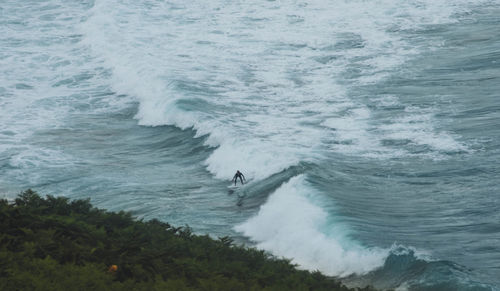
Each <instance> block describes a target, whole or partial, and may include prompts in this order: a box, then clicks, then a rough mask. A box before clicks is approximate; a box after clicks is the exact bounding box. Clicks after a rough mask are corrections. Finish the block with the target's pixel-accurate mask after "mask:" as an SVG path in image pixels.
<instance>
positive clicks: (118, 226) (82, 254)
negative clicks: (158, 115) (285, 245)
mask: <svg viewBox="0 0 500 291" xmlns="http://www.w3.org/2000/svg"><path fill="white" fill-rule="evenodd" d="M0 218H1V220H0V290H125V289H126V290H350V289H348V288H346V287H345V286H342V285H341V284H340V283H339V282H337V281H335V280H334V279H331V278H328V277H326V276H324V275H323V274H321V273H319V272H314V273H310V272H307V271H302V270H297V269H296V268H295V266H294V265H292V264H290V261H289V260H285V259H277V258H274V257H272V256H270V255H269V254H267V253H265V252H263V251H260V250H257V249H253V248H245V247H243V246H236V245H234V244H233V241H232V239H231V238H229V237H222V238H219V239H218V240H213V239H211V238H210V237H208V236H207V235H205V236H198V235H194V234H193V233H192V230H191V229H190V228H189V227H188V226H186V227H180V228H176V227H173V226H171V225H170V224H168V223H163V222H160V221H158V220H156V219H153V220H151V221H147V222H143V221H135V220H134V219H133V218H132V215H131V214H130V213H127V212H123V211H122V212H118V213H113V212H106V211H104V210H100V209H96V208H94V207H93V206H92V205H91V204H90V201H89V200H88V199H87V200H75V201H71V202H70V201H69V200H68V199H67V198H64V197H57V198H56V197H53V196H47V197H46V198H42V197H40V196H39V195H38V194H37V193H36V192H34V191H32V190H27V191H24V192H22V193H21V194H20V195H19V196H18V198H16V199H15V201H14V203H12V204H9V203H8V202H7V201H6V200H0ZM112 265H116V270H115V269H114V268H115V267H113V268H110V266H112Z"/></svg>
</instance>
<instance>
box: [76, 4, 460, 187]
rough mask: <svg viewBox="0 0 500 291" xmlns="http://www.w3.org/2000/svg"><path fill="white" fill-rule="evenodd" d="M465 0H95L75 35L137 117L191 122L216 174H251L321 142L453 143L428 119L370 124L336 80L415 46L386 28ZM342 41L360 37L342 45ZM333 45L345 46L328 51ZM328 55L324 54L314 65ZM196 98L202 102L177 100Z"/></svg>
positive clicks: (437, 15)
mask: <svg viewBox="0 0 500 291" xmlns="http://www.w3.org/2000/svg"><path fill="white" fill-rule="evenodd" d="M464 3H465V4H464ZM464 3H462V2H460V3H459V4H453V5H452V4H449V3H447V2H446V1H430V0H428V1H419V2H418V3H416V2H415V3H414V2H405V3H401V2H400V1H394V0H384V1H377V2H370V1H340V2H338V3H335V5H333V4H332V3H324V2H321V3H320V2H310V3H307V5H305V6H300V5H299V4H297V3H273V2H265V3H264V2H263V3H259V4H257V6H256V4H255V3H252V4H250V3H229V4H228V3H225V4H224V5H221V4H220V3H218V2H216V1H214V2H210V3H205V2H202V1H191V2H189V3H185V2H177V1H169V2H168V3H156V4H155V7H149V8H146V7H145V6H142V5H139V4H137V3H135V2H133V1H96V4H95V6H94V8H93V9H92V11H91V13H90V15H89V19H88V20H87V21H86V22H85V23H83V24H82V31H83V32H84V34H85V36H86V37H85V41H84V43H85V44H86V45H87V46H88V47H90V48H91V49H92V51H93V52H94V55H95V56H96V57H98V58H100V59H101V60H102V62H103V64H105V65H106V66H107V67H109V68H111V69H112V71H113V77H112V80H111V81H112V85H113V89H114V90H116V91H118V92H120V93H124V94H129V95H132V96H133V97H134V98H136V100H138V101H139V110H138V113H137V115H136V118H137V119H138V121H139V124H141V125H149V126H158V125H166V124H168V125H175V126H178V127H180V128H183V129H185V128H193V129H195V130H196V131H197V136H201V135H207V136H208V138H207V145H209V146H212V147H217V149H216V150H215V151H214V152H213V154H212V155H211V156H210V157H209V158H208V159H207V160H206V162H205V164H206V166H207V169H208V170H209V171H211V172H212V173H213V174H214V176H215V177H217V178H220V179H227V178H230V177H231V175H232V173H234V171H235V170H236V169H237V168H239V169H240V170H242V171H244V172H245V173H247V174H248V175H249V176H250V177H253V178H259V179H262V178H265V177H267V176H269V175H271V174H273V173H275V172H277V171H281V170H282V169H284V168H287V167H290V166H292V165H295V164H297V163H298V162H300V161H301V160H304V159H306V160H307V159H315V158H317V157H318V156H321V153H320V149H322V150H324V149H327V150H333V151H338V152H342V153H346V154H352V155H363V156H367V157H378V158H387V157H395V156H401V155H406V154H409V153H408V152H405V150H402V149H395V148H390V147H385V146H383V145H382V144H381V140H382V139H384V138H396V137H397V136H399V137H400V138H409V139H411V140H412V141H413V142H414V143H416V144H428V145H429V146H430V147H431V148H432V149H434V150H436V151H449V150H453V148H455V149H457V148H458V149H463V148H464V146H463V145H462V144H461V143H459V142H456V140H455V137H454V136H452V135H450V134H448V133H446V132H444V131H436V130H435V129H434V127H430V126H429V124H432V122H434V120H430V121H429V122H426V123H416V124H414V126H408V127H407V128H406V129H405V128H403V127H399V128H397V126H396V125H395V124H396V123H394V122H392V123H390V124H389V125H387V124H385V125H383V126H380V123H379V124H374V123H373V119H374V118H376V117H374V115H373V114H372V112H371V110H370V109H368V107H366V106H365V105H363V104H362V102H361V101H358V100H350V99H349V98H348V97H347V95H346V92H347V91H348V88H346V87H345V85H340V84H339V83H337V82H336V79H339V78H343V74H345V72H346V70H348V69H349V68H350V67H353V66H354V67H356V68H357V69H359V70H360V74H359V77H357V81H358V82H359V83H373V82H378V81H380V80H381V79H383V78H385V76H387V75H388V74H389V73H390V72H391V70H392V69H394V68H397V67H398V66H400V65H401V64H403V63H404V62H405V61H406V60H407V59H408V58H410V57H412V56H413V55H415V54H418V52H419V48H418V47H413V46H410V45H408V43H407V41H406V40H403V39H402V38H400V35H399V34H397V33H391V32H390V31H398V30H399V31H404V30H412V29H418V28H419V27H420V26H421V25H423V24H435V23H446V22H453V21H454V20H453V19H452V18H450V16H451V15H453V14H454V13H456V12H457V11H463V10H464V9H466V8H464V7H466V6H467V5H466V3H467V2H466V1H465V2H464ZM297 5H299V6H300V9H297ZM173 7H175V9H172V8H173ZM285 16H287V17H285ZM291 18H293V19H300V20H304V21H297V22H292V23H290V19H291ZM146 32H147V33H146ZM350 41H354V42H359V43H358V45H357V46H356V45H355V46H353V47H350V44H349V42H350ZM343 42H346V47H345V48H343V49H335V45H337V44H342V43H343ZM291 47H296V49H295V50H294V49H291ZM332 47H333V48H332ZM329 50H331V52H330V51H329ZM329 54H331V55H332V56H333V58H331V61H330V62H328V63H325V64H324V65H322V64H321V63H318V62H317V61H316V60H317V58H318V57H329V56H330V55H329ZM297 84H299V85H297ZM178 86H188V87H189V86H191V87H190V88H191V89H189V88H188V89H187V90H186V89H179V88H178ZM197 88H200V89H197ZM207 89H208V90H211V93H209V94H206V92H205V91H206V90H207ZM196 99H197V100H201V101H203V102H206V103H205V104H207V105H209V106H201V105H200V106H199V107H196V106H195V107H192V108H190V109H189V110H185V109H183V108H181V107H179V105H178V104H179V101H184V100H196ZM396 102H397V100H396ZM200 104H201V103H200ZM212 106H213V107H212ZM304 124H310V125H313V126H304ZM406 124H409V123H406ZM314 125H316V126H319V125H322V126H323V129H320V128H318V127H316V126H314ZM419 126H421V127H419Z"/></svg>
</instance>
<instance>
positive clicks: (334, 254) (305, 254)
mask: <svg viewBox="0 0 500 291" xmlns="http://www.w3.org/2000/svg"><path fill="white" fill-rule="evenodd" d="M317 199H318V194H317V193H315V191H314V189H313V188H312V187H311V186H310V185H308V183H307V181H306V177H305V176H304V175H299V176H297V177H294V178H292V179H290V181H288V182H287V183H285V184H283V185H282V186H281V187H280V188H279V189H277V190H276V191H275V192H274V193H273V194H272V195H271V196H270V197H269V199H268V201H267V202H266V203H265V204H264V205H262V206H261V207H260V210H259V212H258V214H257V215H256V216H254V217H252V218H250V219H249V220H248V221H246V222H244V223H243V224H240V225H238V226H236V227H235V229H236V230H237V231H240V232H242V233H243V234H244V235H246V236H248V237H250V238H251V239H252V240H253V241H255V242H257V247H259V248H262V249H264V250H267V251H270V252H271V253H273V254H275V255H277V256H283V257H287V258H293V260H292V261H293V262H294V263H297V264H298V265H299V266H300V267H301V268H305V269H309V270H315V269H318V270H320V271H321V272H324V273H325V274H328V275H333V276H347V275H350V274H366V273H367V272H369V271H371V270H374V269H376V268H377V267H380V266H382V265H383V264H384V260H385V258H386V257H387V256H388V251H387V250H383V249H379V248H366V247H363V246H362V245H360V244H359V243H358V242H356V241H353V240H351V239H350V238H349V237H348V235H347V231H346V229H345V226H343V225H341V224H340V223H333V224H332V222H331V221H330V219H329V217H328V216H331V214H329V213H327V212H326V211H325V210H323V209H322V208H321V207H320V206H318V205H316V204H315V203H314V201H318V200H317Z"/></svg>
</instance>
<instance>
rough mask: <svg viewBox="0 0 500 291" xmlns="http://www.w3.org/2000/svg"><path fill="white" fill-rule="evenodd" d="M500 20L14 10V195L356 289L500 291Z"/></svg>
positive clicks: (370, 13) (361, 8)
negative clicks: (76, 207)
mask: <svg viewBox="0 0 500 291" xmlns="http://www.w3.org/2000/svg"><path fill="white" fill-rule="evenodd" d="M499 13H500V2H498V1H465V0H461V1H453V2H452V3H450V2H449V1H444V0H442V1H441V0H438V1H430V0H429V1H427V0H425V1H405V2H401V1H395V0H379V1H322V2H319V1H291V2H285V1H257V2H254V3H248V1H247V2H240V1H210V2H207V3H204V2H203V1H190V2H187V3H185V1H127V0H109V1H99V0H97V1H57V0H47V1H22V2H20V3H19V2H18V1H8V0H4V1H3V2H2V3H1V5H0V48H1V49H0V110H1V114H0V121H1V122H0V190H1V193H2V195H3V196H5V197H10V198H11V197H14V196H15V195H16V194H17V193H18V192H19V191H21V190H24V189H26V188H29V187H31V188H33V189H35V190H37V191H39V192H41V193H44V194H55V195H66V196H69V197H71V198H84V197H91V199H92V202H93V203H94V204H95V205H97V206H99V207H103V208H107V209H110V210H128V211H132V212H133V213H134V214H135V215H136V216H138V217H143V218H159V219H162V220H164V221H168V222H170V223H173V224H177V225H184V224H189V225H190V226H191V227H193V228H194V230H195V231H196V232H198V233H209V234H211V235H213V236H219V235H231V236H233V237H235V238H236V239H237V240H238V241H240V242H244V243H247V244H249V245H255V246H257V247H259V248H262V249H265V250H268V251H270V252H272V253H273V254H275V255H277V256H285V257H289V258H292V259H293V262H294V263H297V264H298V265H299V266H300V267H302V268H306V269H311V270H316V269H319V270H321V271H322V272H324V273H326V274H328V275H332V276H337V277H341V278H343V280H344V282H345V283H347V284H349V285H352V286H362V285H364V284H372V285H375V286H376V287H380V288H399V289H402V290H405V289H409V290H498V288H499V286H500V281H499V278H500V214H499V211H498V209H499V206H500V191H499V190H500V187H499V185H498V181H500V179H499V170H500V168H499V167H500V166H499V161H500V150H499V149H500V101H499V100H500V98H499V97H500V96H499V93H498V92H500V82H499V79H500V30H498V27H499V25H500V20H499V18H498V15H500V14H499ZM237 169H239V170H241V171H242V172H243V173H244V174H245V176H246V177H247V178H248V179H249V180H250V183H249V184H248V185H246V186H245V187H242V188H240V189H238V190H236V191H235V192H232V191H229V192H228V188H227V186H228V185H229V180H230V179H231V178H232V175H233V174H234V172H235V171H236V170H237Z"/></svg>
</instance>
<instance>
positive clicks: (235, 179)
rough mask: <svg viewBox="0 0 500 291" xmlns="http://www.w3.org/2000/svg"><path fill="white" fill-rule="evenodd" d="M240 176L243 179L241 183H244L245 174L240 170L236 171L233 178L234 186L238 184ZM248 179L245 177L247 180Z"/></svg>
mask: <svg viewBox="0 0 500 291" xmlns="http://www.w3.org/2000/svg"><path fill="white" fill-rule="evenodd" d="M238 178H240V181H241V184H242V185H243V179H245V176H244V175H243V174H242V173H241V172H240V171H238V172H236V174H234V177H233V180H234V186H236V181H237V180H238ZM246 180H247V179H245V181H246Z"/></svg>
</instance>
